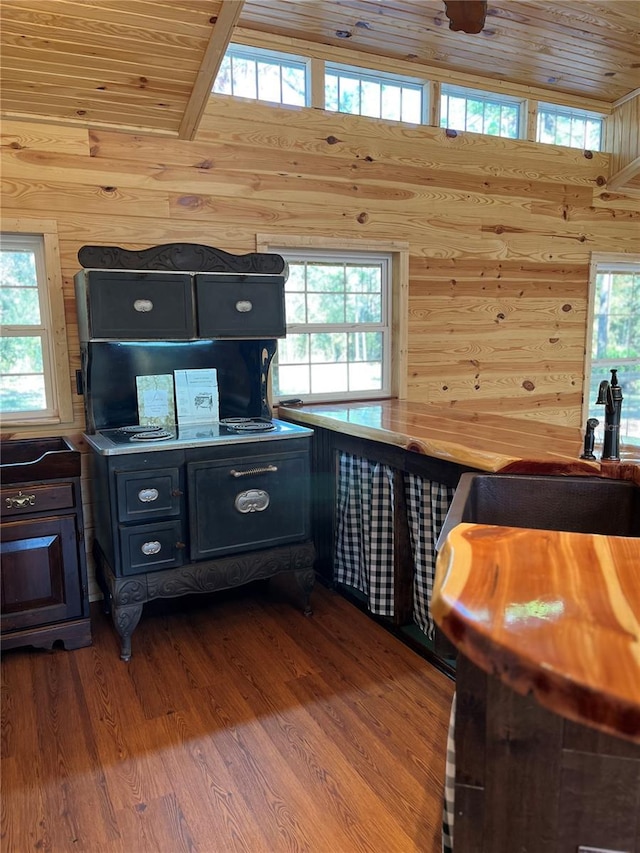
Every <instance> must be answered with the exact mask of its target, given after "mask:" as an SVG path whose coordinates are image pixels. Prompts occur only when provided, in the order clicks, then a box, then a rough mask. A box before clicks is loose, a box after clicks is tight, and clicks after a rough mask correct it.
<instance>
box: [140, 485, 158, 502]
mask: <svg viewBox="0 0 640 853" xmlns="http://www.w3.org/2000/svg"><path fill="white" fill-rule="evenodd" d="M159 497H160V492H159V491H158V490H157V489H140V491H139V492H138V500H139V501H141V502H142V503H143V504H148V503H151V502H152V501H157V500H158V498H159Z"/></svg>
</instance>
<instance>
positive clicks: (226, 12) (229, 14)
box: [178, 0, 245, 139]
mask: <svg viewBox="0 0 640 853" xmlns="http://www.w3.org/2000/svg"><path fill="white" fill-rule="evenodd" d="M244 2H245V0H222V4H221V6H220V11H219V12H218V17H217V20H216V22H215V26H214V28H213V32H212V33H211V38H210V39H209V44H208V45H207V48H206V50H205V52H204V56H203V57H202V62H201V64H200V68H199V69H198V75H197V77H196V82H195V84H194V86H193V89H192V91H191V95H190V96H189V100H188V102H187V106H186V107H185V111H184V115H183V116H182V121H181V122H180V129H179V131H178V137H179V138H180V139H193V138H194V136H195V134H196V131H197V130H198V125H199V124H200V119H201V118H202V114H203V113H204V111H205V108H206V106H207V103H208V101H209V95H210V94H211V89H212V87H213V84H214V82H215V79H216V75H217V74H218V69H219V68H220V65H221V63H222V60H223V59H224V55H225V53H226V50H227V46H228V45H229V42H230V41H231V36H232V35H233V31H234V28H235V25H236V23H237V21H238V18H239V17H240V14H241V12H242V7H243V6H244Z"/></svg>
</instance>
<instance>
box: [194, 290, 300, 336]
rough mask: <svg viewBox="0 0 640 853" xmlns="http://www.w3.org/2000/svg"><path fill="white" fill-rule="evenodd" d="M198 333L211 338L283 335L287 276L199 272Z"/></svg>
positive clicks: (284, 330) (197, 296)
mask: <svg viewBox="0 0 640 853" xmlns="http://www.w3.org/2000/svg"><path fill="white" fill-rule="evenodd" d="M196 305H197V308H198V334H199V335H200V336H201V337H203V338H207V337H211V338H282V337H284V336H285V334H286V323H285V300H284V277H283V276H258V275H250V276H241V275H238V276H224V277H221V276H215V275H197V276H196Z"/></svg>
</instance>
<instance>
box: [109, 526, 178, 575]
mask: <svg viewBox="0 0 640 853" xmlns="http://www.w3.org/2000/svg"><path fill="white" fill-rule="evenodd" d="M184 551H185V543H184V536H183V532H182V523H181V522H180V521H163V522H158V523H156V524H139V525H135V526H133V527H121V528H120V559H121V566H122V574H123V575H137V574H139V573H140V572H155V571H159V570H160V569H173V568H176V567H177V566H181V565H182V564H183V563H184V556H185V554H184Z"/></svg>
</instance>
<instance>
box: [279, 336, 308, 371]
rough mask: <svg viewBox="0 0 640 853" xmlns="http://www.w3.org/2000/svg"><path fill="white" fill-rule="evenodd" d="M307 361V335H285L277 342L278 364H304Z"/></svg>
mask: <svg viewBox="0 0 640 853" xmlns="http://www.w3.org/2000/svg"><path fill="white" fill-rule="evenodd" d="M308 361H309V335H287V337H286V338H283V339H281V340H279V341H278V362H279V363H280V364H306V363H307V362H308Z"/></svg>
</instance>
